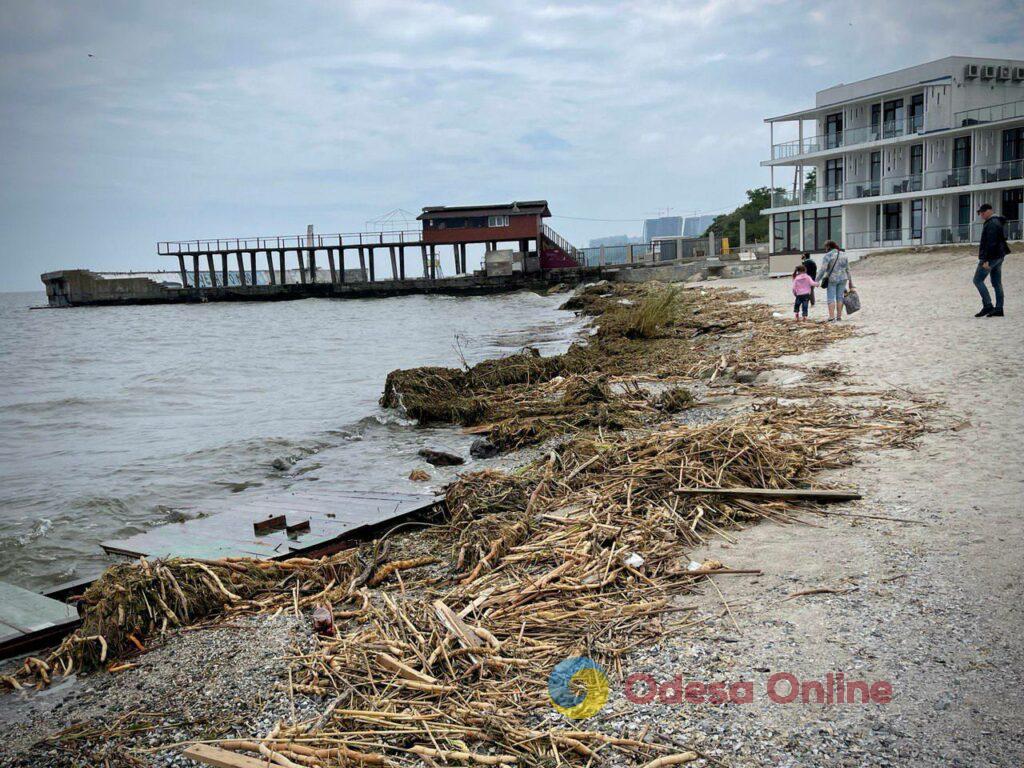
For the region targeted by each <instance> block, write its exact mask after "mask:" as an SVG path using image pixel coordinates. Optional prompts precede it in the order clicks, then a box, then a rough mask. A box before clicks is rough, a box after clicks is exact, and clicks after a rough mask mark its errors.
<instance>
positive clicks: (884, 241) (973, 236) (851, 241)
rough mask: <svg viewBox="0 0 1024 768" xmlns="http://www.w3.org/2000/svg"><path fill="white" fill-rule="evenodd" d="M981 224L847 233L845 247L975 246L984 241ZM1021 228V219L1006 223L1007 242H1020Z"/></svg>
mask: <svg viewBox="0 0 1024 768" xmlns="http://www.w3.org/2000/svg"><path fill="white" fill-rule="evenodd" d="M983 226H984V224H983V223H982V222H979V221H975V222H971V223H970V224H935V225H932V226H927V227H924V228H923V229H920V230H918V231H916V232H915V231H913V230H911V229H910V228H908V227H900V228H895V229H885V228H881V229H875V230H870V231H868V232H847V233H846V237H845V242H844V243H843V247H845V248H846V249H847V250H851V249H854V250H855V249H861V248H899V247H902V246H914V245H956V244H960V243H976V242H978V241H979V240H980V239H981V229H982V227H983ZM1021 237H1022V225H1021V221H1020V220H1019V219H1017V220H1015V221H1008V222H1006V239H1007V240H1020V239H1021Z"/></svg>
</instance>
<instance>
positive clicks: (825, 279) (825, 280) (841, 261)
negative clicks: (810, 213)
mask: <svg viewBox="0 0 1024 768" xmlns="http://www.w3.org/2000/svg"><path fill="white" fill-rule="evenodd" d="M825 250H826V251H827V253H826V254H825V258H824V259H822V261H821V280H819V281H818V283H819V285H821V287H822V288H824V289H825V298H826V300H827V301H828V320H829V322H830V323H831V322H838V321H840V320H842V319H843V296H844V295H846V287H847V283H849V287H850V288H851V289H852V288H853V277H852V276H851V275H850V262H849V261H847V260H846V254H845V253H843V249H842V248H840V247H839V245H838V244H837V243H836V242H835V240H829V241H827V242H826V243H825Z"/></svg>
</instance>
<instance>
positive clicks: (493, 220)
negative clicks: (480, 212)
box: [487, 216, 508, 227]
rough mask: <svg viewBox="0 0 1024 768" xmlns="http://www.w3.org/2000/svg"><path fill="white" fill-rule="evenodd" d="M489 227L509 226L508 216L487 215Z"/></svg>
mask: <svg viewBox="0 0 1024 768" xmlns="http://www.w3.org/2000/svg"><path fill="white" fill-rule="evenodd" d="M487 226H488V227H507V226H508V216H488V217H487Z"/></svg>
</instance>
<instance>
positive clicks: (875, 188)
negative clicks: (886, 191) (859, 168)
mask: <svg viewBox="0 0 1024 768" xmlns="http://www.w3.org/2000/svg"><path fill="white" fill-rule="evenodd" d="M880 194H882V182H881V181H878V180H873V181H872V180H864V181H848V182H846V199H847V200H856V199H858V198H861V197H878V196H879V195H880Z"/></svg>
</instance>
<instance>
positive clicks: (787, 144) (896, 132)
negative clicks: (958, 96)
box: [772, 115, 924, 160]
mask: <svg viewBox="0 0 1024 768" xmlns="http://www.w3.org/2000/svg"><path fill="white" fill-rule="evenodd" d="M923 130H924V115H915V116H913V117H907V118H904V119H903V120H890V121H888V122H885V123H882V124H881V125H867V126H863V127H861V128H847V129H846V130H844V131H839V132H838V133H826V134H821V135H820V136H811V137H809V138H808V137H805V138H803V139H796V140H795V141H784V142H782V143H780V144H775V145H773V146H772V160H786V159H788V158H791V157H800V156H801V155H809V154H812V153H814V152H822V151H824V150H827V149H839V148H841V147H852V146H856V145H858V144H867V143H868V142H872V141H878V140H880V139H893V138H897V137H899V136H909V135H913V134H917V133H921V131H923Z"/></svg>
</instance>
